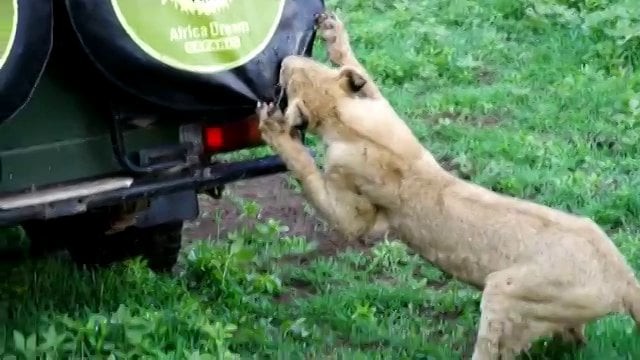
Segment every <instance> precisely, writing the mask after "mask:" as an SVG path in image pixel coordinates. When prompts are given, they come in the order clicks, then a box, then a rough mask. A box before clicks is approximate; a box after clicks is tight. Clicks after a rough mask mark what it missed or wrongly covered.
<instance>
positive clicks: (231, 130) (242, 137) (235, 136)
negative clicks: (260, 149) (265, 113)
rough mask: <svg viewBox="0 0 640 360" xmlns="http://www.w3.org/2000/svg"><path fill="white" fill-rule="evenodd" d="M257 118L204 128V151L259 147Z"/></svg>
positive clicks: (255, 116)
mask: <svg viewBox="0 0 640 360" xmlns="http://www.w3.org/2000/svg"><path fill="white" fill-rule="evenodd" d="M258 124H259V122H258V116H257V115H253V116H250V117H248V118H245V119H242V120H237V121H230V122H228V123H225V124H220V125H215V126H206V127H205V128H204V131H203V137H204V139H203V140H204V149H205V151H207V152H208V153H214V152H215V153H218V152H225V151H234V150H240V149H244V148H250V147H255V146H258V145H261V144H262V143H263V142H262V138H261V137H260V130H259V129H258Z"/></svg>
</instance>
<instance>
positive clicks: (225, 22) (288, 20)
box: [66, 0, 324, 112]
mask: <svg viewBox="0 0 640 360" xmlns="http://www.w3.org/2000/svg"><path fill="white" fill-rule="evenodd" d="M66 1H67V2H66V4H67V9H68V10H69V14H70V17H71V21H72V24H73V27H74V29H75V31H76V33H77V34H78V36H79V38H80V41H81V43H82V45H83V47H84V49H85V50H86V52H87V53H88V54H89V56H90V57H91V58H92V60H93V62H94V63H96V65H97V66H98V67H99V68H100V69H101V71H102V72H103V73H104V74H105V75H106V76H107V77H108V78H109V79H111V80H112V81H114V82H115V83H116V84H118V85H120V86H121V87H122V88H124V89H126V90H128V91H129V92H130V93H133V94H135V95H137V96H139V97H141V98H143V99H146V100H148V101H151V102H153V103H155V104H158V105H161V106H165V107H169V108H172V109H175V110H182V111H205V112H206V111H215V110H222V109H225V108H244V107H246V108H247V109H248V110H250V111H253V109H254V107H255V102H256V101H258V100H262V101H264V100H269V99H273V98H274V97H275V94H274V87H275V85H276V83H277V77H278V71H279V67H280V63H281V61H282V59H283V58H284V57H285V56H287V55H291V54H307V55H309V54H310V51H311V46H312V43H313V41H314V37H315V31H314V15H315V14H316V13H319V12H321V11H323V9H324V1H323V0H102V1H96V0H66Z"/></svg>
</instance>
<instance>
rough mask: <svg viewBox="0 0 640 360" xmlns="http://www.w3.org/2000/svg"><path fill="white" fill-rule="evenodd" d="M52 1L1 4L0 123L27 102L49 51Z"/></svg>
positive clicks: (11, 0)
mask: <svg viewBox="0 0 640 360" xmlns="http://www.w3.org/2000/svg"><path fill="white" fill-rule="evenodd" d="M52 17H53V15H52V7H51V0H1V1H0V123H1V122H3V121H5V120H7V119H9V118H11V117H12V116H13V115H15V113H16V112H18V110H20V109H21V108H22V106H23V105H24V104H25V103H26V102H27V100H28V99H29V97H30V96H31V93H32V92H33V89H34V88H35V86H36V84H37V83H38V80H39V79H40V76H41V75H42V71H43V69H44V66H45V64H46V62H47V59H48V57H49V53H50V52H51V45H52V36H53V35H52V26H53V20H52Z"/></svg>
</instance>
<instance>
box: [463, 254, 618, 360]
mask: <svg viewBox="0 0 640 360" xmlns="http://www.w3.org/2000/svg"><path fill="white" fill-rule="evenodd" d="M545 266H547V265H524V266H518V267H514V268H509V269H505V270H502V271H498V272H495V273H492V274H490V275H489V276H488V277H487V281H486V285H485V287H484V290H483V293H482V301H481V305H480V311H481V317H480V324H479V327H478V337H477V339H476V344H475V349H474V354H473V357H472V359H473V360H498V359H501V360H505V359H515V357H516V356H517V355H518V354H520V353H521V352H523V351H527V350H528V349H529V347H530V346H531V344H532V343H533V342H535V341H537V340H539V339H540V338H542V337H545V336H550V335H554V334H556V335H565V336H568V337H569V338H570V339H571V340H572V341H573V342H579V341H583V342H584V341H586V339H585V337H584V334H583V331H584V325H583V324H584V323H585V321H587V320H588V319H593V318H597V317H599V316H603V315H606V314H607V313H608V312H609V310H610V309H608V307H609V306H610V305H609V304H608V303H607V302H606V299H603V300H602V301H600V300H599V299H598V297H597V295H596V294H598V293H599V292H601V291H602V289H601V286H599V284H597V283H594V284H589V285H584V284H577V283H573V282H572V281H571V276H570V274H569V275H568V276H567V277H564V278H562V279H558V278H557V277H556V275H554V274H550V275H549V276H546V275H547V274H546V273H545V272H544V271H541V269H544V268H545ZM585 286H589V287H585ZM590 294H594V295H593V296H588V295H590ZM592 299H593V301H592ZM567 322H569V323H570V324H567Z"/></svg>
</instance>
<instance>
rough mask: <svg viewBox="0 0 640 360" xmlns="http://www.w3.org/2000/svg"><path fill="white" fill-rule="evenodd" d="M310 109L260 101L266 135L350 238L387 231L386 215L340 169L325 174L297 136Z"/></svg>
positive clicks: (310, 195)
mask: <svg viewBox="0 0 640 360" xmlns="http://www.w3.org/2000/svg"><path fill="white" fill-rule="evenodd" d="M305 112H306V109H305V108H304V105H303V104H302V103H301V102H300V101H299V100H293V101H292V102H291V103H290V104H289V106H288V107H287V110H286V112H285V114H284V115H283V114H282V113H280V111H279V110H275V109H273V106H272V105H259V106H258V115H259V118H260V130H261V132H262V136H263V139H264V140H265V142H267V143H268V144H269V145H270V146H271V147H272V148H273V149H274V150H275V151H276V152H277V153H278V154H279V155H280V157H281V158H282V160H283V161H284V163H285V164H286V165H287V168H288V169H289V170H290V171H291V173H292V174H293V176H294V177H295V178H296V179H298V181H300V182H301V184H302V190H303V193H304V196H305V198H306V199H307V201H309V202H310V203H311V205H312V206H313V207H314V208H315V209H316V210H317V211H318V212H319V213H320V214H319V215H320V216H321V217H323V218H324V219H325V220H326V221H328V222H329V224H330V225H331V226H332V227H335V228H336V229H337V230H338V231H339V232H340V233H341V234H342V235H344V236H345V237H346V238H347V240H348V241H353V240H361V238H362V237H363V236H364V235H366V234H368V233H369V232H370V231H371V230H373V229H375V230H377V231H383V229H382V228H383V227H384V226H385V224H386V218H384V216H383V215H382V214H381V213H380V212H378V210H377V208H376V207H375V206H374V205H373V204H371V202H369V201H368V200H367V199H366V198H365V197H363V196H361V195H358V194H356V193H355V192H354V189H353V188H352V187H351V186H350V185H349V183H348V182H347V181H346V179H345V178H344V177H343V176H341V174H340V173H330V174H323V173H322V172H320V170H319V169H318V167H317V166H316V164H315V161H314V160H313V157H311V154H309V152H308V150H307V149H306V148H305V147H304V145H303V144H302V143H301V142H300V140H299V139H294V138H293V137H292V136H291V135H290V133H291V126H294V125H295V124H298V123H299V122H300V121H301V119H300V118H299V117H301V116H305Z"/></svg>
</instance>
